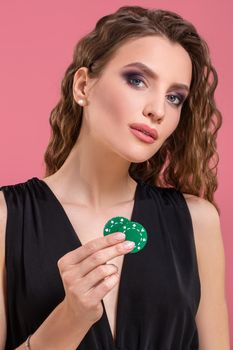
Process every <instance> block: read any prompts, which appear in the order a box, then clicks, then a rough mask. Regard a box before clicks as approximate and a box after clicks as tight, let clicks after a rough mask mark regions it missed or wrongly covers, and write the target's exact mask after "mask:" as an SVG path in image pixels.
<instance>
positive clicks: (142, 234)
mask: <svg viewBox="0 0 233 350" xmlns="http://www.w3.org/2000/svg"><path fill="white" fill-rule="evenodd" d="M114 232H124V233H125V235H126V237H125V240H127V241H133V242H134V243H135V247H134V249H133V250H131V251H130V252H129V253H138V252H140V251H141V250H142V249H143V248H144V247H145V245H146V243H147V231H146V229H145V227H144V226H143V225H141V224H140V223H139V222H136V221H131V220H128V219H127V218H125V217H123V216H115V217H113V218H111V219H110V220H108V221H107V223H106V224H105V226H104V236H106V235H109V234H111V233H114Z"/></svg>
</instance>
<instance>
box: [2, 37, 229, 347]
mask: <svg viewBox="0 0 233 350" xmlns="http://www.w3.org/2000/svg"><path fill="white" fill-rule="evenodd" d="M136 61H137V62H142V63H144V64H146V65H147V66H148V67H149V68H150V69H151V70H152V71H154V72H155V73H156V74H157V75H158V77H157V78H156V79H152V78H149V77H148V76H146V75H145V74H143V77H142V76H140V77H138V76H137V77H132V78H131V79H135V78H136V79H138V78H140V79H142V80H143V81H144V82H143V81H138V80H136V81H135V80H134V85H133V84H132V85H130V84H128V83H127V82H126V79H125V77H124V76H123V75H122V73H123V66H125V65H127V64H129V63H132V62H136ZM132 70H133V71H137V72H138V74H142V73H140V71H139V70H138V69H132V68H130V69H127V71H132ZM124 71H125V70H124ZM138 74H137V75H138ZM191 74H192V62H191V60H190V57H189V55H188V53H187V52H186V51H185V50H184V49H183V48H182V47H181V46H180V45H179V44H177V43H175V44H174V43H170V42H169V41H168V40H167V39H165V38H162V37H156V36H153V37H144V38H139V39H133V40H132V39H131V40H130V41H128V42H127V43H125V44H123V45H122V46H121V47H120V48H119V49H118V50H117V52H116V54H115V55H114V57H113V58H112V59H111V60H110V62H109V63H108V64H107V66H106V67H105V69H104V72H103V74H102V75H101V78H100V79H90V78H89V77H88V70H87V68H86V67H81V68H79V69H78V70H77V72H76V74H75V76H74V82H73V96H74V99H75V100H76V102H77V101H78V100H79V99H81V98H83V99H85V100H86V101H87V105H85V106H84V107H83V122H82V127H81V132H80V135H79V138H78V140H77V142H76V144H75V146H74V147H73V149H72V151H71V153H70V155H69V157H68V158H67V159H66V161H65V163H64V164H63V166H62V167H61V168H60V169H59V170H58V171H57V172H56V173H55V174H53V175H52V176H49V177H47V178H45V179H43V180H44V181H45V182H47V184H48V185H49V186H50V187H51V189H52V190H53V191H54V192H55V193H56V195H57V197H58V198H59V199H60V201H61V202H66V203H67V202H69V203H76V204H77V205H83V206H84V207H85V206H86V207H87V209H88V210H94V211H96V212H97V211H98V212H101V211H104V210H105V209H106V208H109V207H113V206H115V205H118V204H120V203H122V202H124V201H130V200H131V201H132V198H133V194H134V192H135V187H136V183H135V181H134V180H133V179H132V178H130V176H129V174H128V169H129V166H130V163H131V162H143V161H146V160H147V159H149V158H150V157H151V156H152V155H153V154H155V153H156V152H157V151H158V150H159V148H160V147H161V146H162V144H163V143H164V141H165V140H166V139H167V138H168V137H169V136H170V135H171V134H172V133H173V132H174V130H175V129H176V127H177V125H178V123H179V120H180V113H181V108H182V105H180V106H178V107H177V105H176V103H177V99H176V98H175V96H178V93H179V94H183V95H184V96H185V97H187V93H188V92H187V91H186V90H185V89H177V88H176V89H174V88H171V86H172V85H173V84H174V83H182V84H185V85H187V86H188V87H189V86H190V83H191V77H192V76H191ZM131 83H133V81H132V80H131ZM135 122H138V123H145V124H147V125H149V126H150V127H152V128H156V129H157V131H158V135H159V137H158V139H157V140H156V142H155V143H153V144H147V143H144V142H142V141H140V140H138V139H137V138H136V137H135V136H134V135H133V134H132V133H131V132H130V130H129V124H130V123H135ZM184 196H185V199H186V202H187V205H188V207H189V210H190V214H191V219H192V223H193V231H194V239H195V246H196V251H197V259H198V269H199V275H200V282H201V300H200V305H199V308H198V312H197V315H196V324H197V328H198V334H199V350H219V349H221V350H229V349H230V345H229V328H228V314H227V304H226V297H225V257H224V247H223V241H222V234H221V230H220V220H219V215H218V213H217V210H216V209H215V207H214V206H213V205H212V204H211V203H210V202H208V201H207V200H205V199H203V198H199V197H196V196H193V195H190V194H184ZM77 198H78V203H77ZM0 212H1V213H3V214H2V216H0V224H1V220H2V222H3V221H4V222H3V223H2V224H1V225H2V227H5V224H6V204H5V202H4V198H3V194H2V193H1V192H0ZM4 213H5V214H4ZM4 231H5V229H2V232H4ZM0 233H1V230H0ZM3 237H4V236H3V234H2V235H1V234H0V240H1V241H0V243H2V246H4V238H3ZM90 243H91V242H90ZM0 263H1V264H0V266H3V265H4V256H1V255H0ZM3 314H5V311H4V303H3V298H2V297H1V295H0V317H1V315H3ZM55 318H56V319H59V317H57V316H56V317H55ZM62 319H64V317H62ZM57 333H58V335H59V333H60V331H59V332H57ZM2 334H3V335H4V337H2V338H5V334H6V324H5V323H4V330H2ZM42 334H43V332H42ZM44 334H46V327H45V330H44ZM41 338H42V336H41V335H40V336H38V337H35V339H39V340H40V339H41ZM39 340H38V341H39ZM35 341H36V340H35ZM3 344H4V343H2V345H1V342H0V348H2V349H3ZM21 348H22V349H23V348H24V345H23V346H22V347H20V348H19V349H21ZM32 348H33V344H32ZM35 348H36V346H35Z"/></svg>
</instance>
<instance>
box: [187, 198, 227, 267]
mask: <svg viewBox="0 0 233 350" xmlns="http://www.w3.org/2000/svg"><path fill="white" fill-rule="evenodd" d="M183 195H184V198H185V200H186V203H187V206H188V208H189V212H190V215H191V218H192V224H193V231H194V239H195V243H196V249H197V255H198V257H199V256H200V253H201V251H202V253H203V254H205V253H206V252H207V251H205V249H208V247H209V244H214V242H215V244H218V245H219V248H220V246H221V248H222V239H221V236H222V234H221V229H220V217H219V213H218V211H217V209H216V207H215V206H214V205H213V204H212V203H211V202H209V201H208V200H206V199H204V198H201V197H198V196H195V195H192V194H188V193H183ZM199 263H201V259H199Z"/></svg>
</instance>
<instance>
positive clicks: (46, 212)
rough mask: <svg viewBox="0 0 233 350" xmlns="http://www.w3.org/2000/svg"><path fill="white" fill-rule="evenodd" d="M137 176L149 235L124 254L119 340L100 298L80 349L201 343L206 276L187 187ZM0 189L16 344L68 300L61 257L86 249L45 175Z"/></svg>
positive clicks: (185, 349)
mask: <svg viewBox="0 0 233 350" xmlns="http://www.w3.org/2000/svg"><path fill="white" fill-rule="evenodd" d="M136 181H137V186H136V190H135V194H134V206H133V211H132V216H131V220H132V221H137V222H139V223H141V224H142V225H143V226H144V227H145V228H146V230H147V233H148V240H147V244H146V246H145V247H144V248H143V249H142V250H141V251H140V252H138V253H136V254H130V253H128V254H126V255H125V256H124V260H123V266H122V272H121V277H120V285H119V294H118V304H117V318H116V340H115V341H114V339H113V337H112V333H111V328H110V324H109V321H108V317H107V313H106V310H105V308H104V304H103V301H102V305H103V308H104V313H103V315H102V317H101V319H99V320H98V321H97V322H96V323H94V324H93V325H92V327H91V328H90V329H89V330H88V332H87V333H86V335H85V337H84V338H83V340H82V341H81V343H80V344H79V345H78V347H77V349H78V350H191V349H198V347H199V342H198V332H197V326H196V323H195V315H196V312H197V309H198V305H199V301H200V279H199V273H198V265H197V256H196V250H195V243H194V235H193V226H192V220H191V215H190V212H189V209H188V206H187V203H186V201H185V198H184V196H183V194H182V192H180V191H178V190H176V189H174V188H162V187H157V186H154V185H150V184H148V183H146V182H142V181H141V180H136ZM0 190H2V191H3V193H4V197H5V200H6V204H7V225H6V270H7V341H6V347H5V350H12V349H14V348H15V347H17V346H19V345H20V344H22V343H23V342H24V341H25V340H26V338H27V336H28V335H29V334H33V333H34V332H35V331H36V330H37V328H38V327H39V326H40V325H41V323H43V321H44V320H45V319H46V318H47V317H48V315H49V314H50V313H51V312H52V311H53V309H54V308H55V307H56V306H57V305H58V304H59V303H60V302H62V300H63V299H64V297H65V292H64V288H63V284H62V280H61V277H60V274H59V270H58V267H57V261H58V259H59V258H60V257H62V256H63V255H65V254H66V253H67V252H69V251H71V250H74V249H76V248H78V247H80V246H81V242H80V240H79V238H78V232H77V233H76V232H75V230H74V228H73V226H72V224H71V222H70V221H69V218H68V216H67V214H66V212H65V210H64V208H63V207H62V205H61V203H60V202H59V200H58V199H57V197H56V196H55V194H54V193H53V192H52V190H51V189H50V187H49V186H48V185H47V184H46V183H45V182H44V181H43V180H41V179H39V178H37V177H33V178H31V179H29V180H27V181H26V182H23V183H17V184H15V185H8V186H2V187H0ZM77 215H78V213H77ZM119 216H121V213H120V212H119ZM64 350H66V349H64Z"/></svg>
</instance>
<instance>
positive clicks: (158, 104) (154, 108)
mask: <svg viewBox="0 0 233 350" xmlns="http://www.w3.org/2000/svg"><path fill="white" fill-rule="evenodd" d="M143 114H144V115H145V116H149V117H151V118H153V119H154V120H156V121H158V122H159V123H161V122H162V120H163V119H164V115H165V103H164V97H162V96H161V97H157V98H153V100H152V101H150V103H147V104H146V106H145V108H144V110H143Z"/></svg>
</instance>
